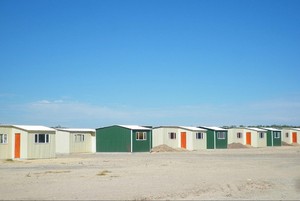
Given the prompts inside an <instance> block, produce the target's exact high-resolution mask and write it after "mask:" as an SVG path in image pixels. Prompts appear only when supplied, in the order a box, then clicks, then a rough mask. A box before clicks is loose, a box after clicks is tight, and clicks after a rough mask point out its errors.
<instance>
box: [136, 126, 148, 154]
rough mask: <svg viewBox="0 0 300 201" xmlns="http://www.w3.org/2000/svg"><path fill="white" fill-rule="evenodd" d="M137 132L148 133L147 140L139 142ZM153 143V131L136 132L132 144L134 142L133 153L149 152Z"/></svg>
mask: <svg viewBox="0 0 300 201" xmlns="http://www.w3.org/2000/svg"><path fill="white" fill-rule="evenodd" d="M136 132H146V133H147V138H146V140H137V139H136ZM151 141H152V132H151V131H143V130H139V131H138V130H134V131H133V133H132V142H133V152H148V151H150V149H151V148H152V147H151V144H152V143H151Z"/></svg>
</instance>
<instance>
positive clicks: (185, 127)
mask: <svg viewBox="0 0 300 201" xmlns="http://www.w3.org/2000/svg"><path fill="white" fill-rule="evenodd" d="M179 127H180V128H183V129H186V130H191V131H206V129H204V128H198V127H193V126H179Z"/></svg>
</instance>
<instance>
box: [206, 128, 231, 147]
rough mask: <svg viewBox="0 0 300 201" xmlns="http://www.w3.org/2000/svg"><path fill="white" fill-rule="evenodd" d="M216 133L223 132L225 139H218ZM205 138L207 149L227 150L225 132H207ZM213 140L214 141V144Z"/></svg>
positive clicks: (226, 135)
mask: <svg viewBox="0 0 300 201" xmlns="http://www.w3.org/2000/svg"><path fill="white" fill-rule="evenodd" d="M217 132H225V139H218V138H217ZM206 136H207V139H206V145H207V149H226V148H227V144H228V133H227V131H215V130H207V132H206ZM215 140H216V143H215ZM215 146H216V147H215Z"/></svg>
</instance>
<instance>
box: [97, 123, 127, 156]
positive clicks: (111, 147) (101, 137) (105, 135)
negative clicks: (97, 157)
mask: <svg viewBox="0 0 300 201" xmlns="http://www.w3.org/2000/svg"><path fill="white" fill-rule="evenodd" d="M130 136H131V130H129V129H127V128H123V127H119V126H110V127H105V128H99V129H97V130H96V151H97V152H130V151H131V138H130Z"/></svg>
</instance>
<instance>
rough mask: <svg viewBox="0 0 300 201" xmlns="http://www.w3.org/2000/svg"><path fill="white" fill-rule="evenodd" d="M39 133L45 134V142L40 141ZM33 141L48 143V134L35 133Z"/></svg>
mask: <svg viewBox="0 0 300 201" xmlns="http://www.w3.org/2000/svg"><path fill="white" fill-rule="evenodd" d="M40 135H45V142H40V137H39V136H40ZM34 143H35V144H49V143H50V135H49V134H46V133H37V134H34Z"/></svg>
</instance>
